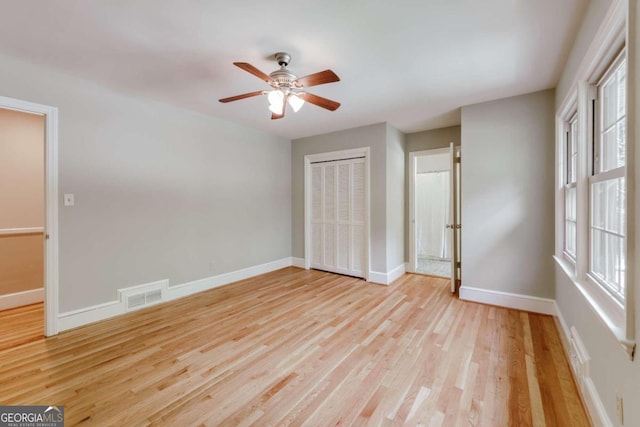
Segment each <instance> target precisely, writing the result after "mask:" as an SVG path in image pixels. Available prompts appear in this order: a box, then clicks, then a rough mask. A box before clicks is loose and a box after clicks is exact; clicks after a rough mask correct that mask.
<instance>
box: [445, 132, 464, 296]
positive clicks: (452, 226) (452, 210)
mask: <svg viewBox="0 0 640 427" xmlns="http://www.w3.org/2000/svg"><path fill="white" fill-rule="evenodd" d="M449 154H450V161H451V164H450V169H449V170H450V178H451V179H450V181H449V183H450V185H449V190H450V193H449V203H450V205H449V224H448V225H447V228H448V229H449V230H448V234H449V236H448V237H449V245H450V248H451V292H452V293H455V292H456V286H457V283H458V280H459V277H458V261H459V260H460V258H459V253H460V252H459V248H458V246H459V244H460V228H461V225H460V218H459V212H460V211H459V206H458V202H459V200H458V194H459V192H458V184H459V183H458V178H459V165H460V163H459V160H458V159H459V157H458V153H457V150H456V147H455V145H454V143H453V142H452V143H451V144H450V145H449Z"/></svg>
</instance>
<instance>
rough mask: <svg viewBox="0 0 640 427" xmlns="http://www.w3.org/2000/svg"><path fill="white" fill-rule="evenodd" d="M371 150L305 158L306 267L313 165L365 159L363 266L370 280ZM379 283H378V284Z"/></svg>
mask: <svg viewBox="0 0 640 427" xmlns="http://www.w3.org/2000/svg"><path fill="white" fill-rule="evenodd" d="M370 152H371V149H370V148H369V147H361V148H353V149H348V150H340V151H330V152H327V153H318V154H307V155H305V156H304V267H303V268H305V269H307V270H308V269H310V268H311V163H312V162H329V161H337V160H342V159H348V158H352V157H364V170H365V207H366V211H365V221H364V222H365V223H364V228H365V251H366V253H365V257H364V259H365V265H363V266H362V272H363V275H364V280H366V281H371V279H370V271H369V268H370V265H371V175H370V163H371V153H370ZM376 283H377V282H376Z"/></svg>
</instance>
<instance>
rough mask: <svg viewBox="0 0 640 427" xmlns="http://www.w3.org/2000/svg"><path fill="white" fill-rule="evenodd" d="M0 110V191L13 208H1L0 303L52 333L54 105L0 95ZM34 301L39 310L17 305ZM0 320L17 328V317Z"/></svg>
mask: <svg viewBox="0 0 640 427" xmlns="http://www.w3.org/2000/svg"><path fill="white" fill-rule="evenodd" d="M0 114H2V116H1V123H2V129H0V132H3V138H2V144H1V146H0V150H1V151H2V152H3V160H4V161H5V162H7V164H6V165H5V167H4V168H3V172H4V174H3V175H2V180H3V183H2V184H3V185H2V184H0V191H1V192H2V198H3V202H5V203H6V207H8V208H9V207H10V208H15V209H8V208H7V209H3V213H2V215H1V216H0V239H2V242H0V251H5V252H6V254H7V257H6V258H5V261H7V263H8V264H7V266H6V267H7V268H5V269H3V274H2V275H1V276H0V280H1V281H2V283H0V288H1V289H0V293H1V295H0V309H2V311H3V312H4V313H5V315H7V316H9V315H11V316H13V317H11V318H12V319H15V318H16V316H17V318H18V319H25V320H24V323H29V324H30V325H32V327H33V324H34V323H33V322H37V325H38V326H37V329H39V331H40V332H39V334H38V335H39V336H42V333H44V335H45V336H51V335H56V334H57V333H58V330H57V316H58V202H57V176H58V167H57V163H58V161H57V147H58V143H57V134H58V131H57V109H56V108H54V107H49V106H46V105H41V104H35V103H32V102H26V101H21V100H18V99H13V98H7V97H0ZM38 302H40V304H41V305H40V306H39V311H38V310H36V311H34V310H26V309H24V308H23V309H20V307H25V306H26V307H31V306H32V305H33V304H34V303H36V304H37V303H38ZM11 310H13V311H11ZM10 311H11V313H9V312H10ZM27 312H28V314H27ZM34 313H37V314H36V315H37V316H38V318H34ZM20 316H25V317H20ZM7 319H8V318H7ZM7 319H5V320H7ZM26 319H28V321H27V320H26ZM3 324H14V325H16V326H15V327H17V328H20V325H21V324H22V321H21V320H18V321H17V323H11V319H9V320H7V322H4V321H3Z"/></svg>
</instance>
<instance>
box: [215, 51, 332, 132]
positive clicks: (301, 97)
mask: <svg viewBox="0 0 640 427" xmlns="http://www.w3.org/2000/svg"><path fill="white" fill-rule="evenodd" d="M275 59H276V61H277V62H278V64H279V65H280V69H278V70H276V71H274V72H273V73H271V74H266V73H263V72H262V71H260V70H258V69H257V68H256V67H254V66H253V65H251V64H249V63H247V62H234V63H233V65H235V66H237V67H239V68H242V69H243V70H245V71H246V72H248V73H251V74H253V75H254V76H256V77H258V78H259V79H261V80H264V81H265V82H267V83H268V84H269V86H271V87H272V88H273V89H272V90H258V91H255V92H249V93H244V94H242V95H236V96H231V97H229V98H222V99H220V100H219V101H220V102H223V103H226V102H231V101H238V100H240V99H245V98H251V97H253V96H258V95H267V100H268V101H269V110H271V119H272V120H274V119H281V118H283V117H284V113H285V110H286V107H287V104H289V105H290V106H291V108H292V109H293V111H294V112H297V111H298V110H300V108H302V106H303V105H304V103H305V101H306V102H308V103H310V104H314V105H317V106H318V107H322V108H325V109H327V110H330V111H335V110H337V109H338V107H340V103H339V102H336V101H332V100H330V99H327V98H323V97H321V96H318V95H314V94H312V93H308V92H304V91H303V90H302V89H304V88H308V87H311V86H318V85H323V84H326V83H333V82H339V81H340V78H339V77H338V76H337V75H336V74H335V73H334V72H333V71H331V70H324V71H320V72H318V73H314V74H309V75H308V76H304V77H297V76H296V75H295V74H293V73H292V72H291V71H289V70H288V69H287V66H288V65H289V62H291V55H289V54H288V53H286V52H278V53H276V54H275Z"/></svg>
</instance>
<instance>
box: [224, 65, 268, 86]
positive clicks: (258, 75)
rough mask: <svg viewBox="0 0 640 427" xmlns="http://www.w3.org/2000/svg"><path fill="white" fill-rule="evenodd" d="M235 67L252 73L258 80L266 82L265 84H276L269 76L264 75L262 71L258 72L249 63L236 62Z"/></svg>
mask: <svg viewBox="0 0 640 427" xmlns="http://www.w3.org/2000/svg"><path fill="white" fill-rule="evenodd" d="M233 65H235V66H236V67H239V68H242V69H243V70H245V71H246V72H247V73H251V74H253V75H254V76H256V77H257V78H259V79H261V80H264V81H265V82H267V83H269V84H271V83H273V82H274V80H273V79H272V78H271V77H269V75H268V74H266V73H263V72H262V71H260V70H258V69H257V68H256V67H254V66H253V65H251V64H249V63H247V62H234V63H233Z"/></svg>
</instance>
